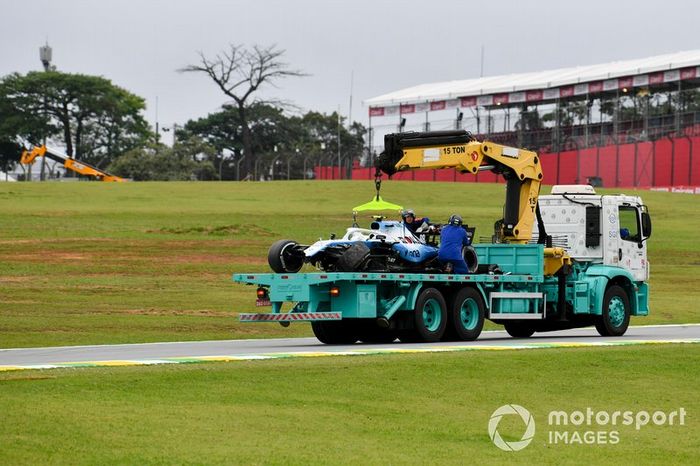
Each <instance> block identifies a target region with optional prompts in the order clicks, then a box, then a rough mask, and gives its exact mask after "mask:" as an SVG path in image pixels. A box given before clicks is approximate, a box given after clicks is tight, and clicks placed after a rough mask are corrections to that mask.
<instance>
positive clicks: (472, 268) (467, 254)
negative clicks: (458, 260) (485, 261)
mask: <svg viewBox="0 0 700 466" xmlns="http://www.w3.org/2000/svg"><path fill="white" fill-rule="evenodd" d="M462 257H463V258H464V262H466V263H467V270H469V273H476V270H477V269H478V268H479V256H478V255H477V254H476V249H474V248H473V247H472V246H464V247H463V248H462Z"/></svg>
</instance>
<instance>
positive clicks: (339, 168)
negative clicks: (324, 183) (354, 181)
mask: <svg viewBox="0 0 700 466" xmlns="http://www.w3.org/2000/svg"><path fill="white" fill-rule="evenodd" d="M341 170H342V165H341V162H340V106H338V179H339V180H342V179H343V176H342V174H341Z"/></svg>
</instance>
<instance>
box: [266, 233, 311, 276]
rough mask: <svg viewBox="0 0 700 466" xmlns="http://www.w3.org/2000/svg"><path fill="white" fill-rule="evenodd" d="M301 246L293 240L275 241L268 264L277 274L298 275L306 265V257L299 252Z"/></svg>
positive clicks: (268, 254)
mask: <svg viewBox="0 0 700 466" xmlns="http://www.w3.org/2000/svg"><path fill="white" fill-rule="evenodd" d="M298 245H299V244H298V243H297V242H296V241H292V240H291V239H281V240H279V241H275V242H274V243H272V246H270V249H269V250H268V252H267V263H268V264H270V268H271V269H272V270H273V271H275V272H277V273H297V272H298V271H299V270H301V267H302V266H303V265H304V255H303V254H300V252H299V251H297V246H298Z"/></svg>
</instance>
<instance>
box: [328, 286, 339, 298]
mask: <svg viewBox="0 0 700 466" xmlns="http://www.w3.org/2000/svg"><path fill="white" fill-rule="evenodd" d="M328 294H330V295H331V297H332V298H337V297H338V296H340V288H338V287H337V286H332V287H331V289H330V290H329V291H328Z"/></svg>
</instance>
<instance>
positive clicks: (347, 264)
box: [336, 243, 370, 272]
mask: <svg viewBox="0 0 700 466" xmlns="http://www.w3.org/2000/svg"><path fill="white" fill-rule="evenodd" d="M369 252H370V251H369V248H368V247H367V245H366V244H365V243H352V244H351V245H350V247H349V248H348V249H347V250H345V252H343V255H342V256H340V258H339V259H338V262H337V264H336V268H337V269H338V271H339V272H356V271H358V270H361V269H362V266H363V265H364V264H365V261H366V260H367V258H368V257H369Z"/></svg>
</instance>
